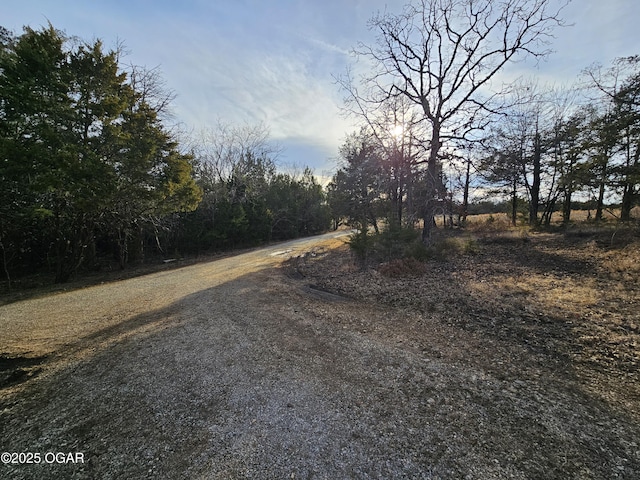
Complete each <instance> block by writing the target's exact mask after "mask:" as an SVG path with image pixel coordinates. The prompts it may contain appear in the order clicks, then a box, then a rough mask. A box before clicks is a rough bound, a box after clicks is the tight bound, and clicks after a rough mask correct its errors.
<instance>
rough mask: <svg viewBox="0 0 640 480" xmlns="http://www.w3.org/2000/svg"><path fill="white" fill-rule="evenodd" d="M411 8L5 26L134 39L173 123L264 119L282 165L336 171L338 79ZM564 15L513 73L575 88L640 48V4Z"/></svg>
mask: <svg viewBox="0 0 640 480" xmlns="http://www.w3.org/2000/svg"><path fill="white" fill-rule="evenodd" d="M552 1H556V0H552ZM557 2H558V4H560V2H561V0H557ZM405 3H406V0H386V1H385V0H262V1H260V0H181V1H174V0H126V1H123V0H111V1H109V0H103V1H88V0H84V1H82V0H56V1H51V0H10V1H9V0H0V25H1V26H3V27H5V28H7V29H9V30H11V31H13V32H14V33H20V32H21V31H22V27H23V26H25V25H28V26H30V27H32V28H39V27H41V26H46V25H47V23H48V22H51V24H52V25H53V26H54V27H55V28H57V29H59V30H63V31H65V32H66V34H67V35H69V36H78V37H80V38H82V39H84V40H88V41H91V40H94V39H101V40H102V41H103V43H104V44H105V45H106V46H107V47H111V48H114V47H115V46H116V45H117V44H118V43H120V42H122V43H124V45H125V46H126V49H127V51H128V52H129V53H128V55H127V57H126V58H125V59H124V61H125V62H126V63H131V64H135V65H140V66H144V67H146V68H158V69H159V71H160V73H161V75H162V78H163V79H164V81H165V83H166V87H167V88H168V89H170V90H172V91H174V92H175V94H176V99H175V100H174V102H173V107H172V113H173V119H174V121H176V122H178V123H180V124H181V125H182V126H183V128H184V129H185V130H188V131H194V132H197V131H200V130H207V129H211V128H213V127H214V126H215V125H216V124H218V123H219V122H223V123H225V124H233V125H257V124H264V125H266V127H267V128H268V129H269V131H270V133H271V138H272V139H273V140H274V141H275V142H277V143H278V144H279V145H280V146H281V147H282V153H281V154H280V158H279V160H280V162H281V163H282V164H284V165H287V164H289V165H291V164H296V165H299V166H301V167H304V166H310V167H311V168H312V169H313V170H314V171H315V173H316V175H317V176H319V177H321V178H323V177H324V178H327V177H329V176H330V175H332V173H333V171H334V170H335V168H336V161H335V159H336V158H337V156H338V148H339V146H340V145H341V144H342V143H343V141H344V138H345V135H346V134H347V133H349V132H351V131H353V130H354V128H355V123H354V120H353V119H349V118H344V116H343V115H341V113H340V106H341V105H342V99H343V93H342V92H341V91H340V90H339V88H338V86H337V85H336V84H335V79H334V77H335V76H336V75H340V74H343V73H344V72H345V71H346V69H347V67H348V66H349V65H352V64H353V62H354V61H355V58H354V57H353V55H352V54H351V53H350V52H351V51H352V49H353V48H354V47H356V46H357V44H358V42H364V43H365V44H373V42H374V38H375V37H374V33H373V32H371V31H370V30H369V29H368V27H367V21H368V20H369V19H370V18H371V17H372V15H374V14H375V13H377V12H379V11H385V10H386V11H389V12H400V11H401V9H402V6H403V5H404V4H405ZM562 16H563V18H564V20H565V22H566V23H567V24H569V25H570V26H567V27H563V28H560V29H557V30H556V31H555V37H556V38H555V39H553V43H552V44H551V48H552V49H553V50H554V53H552V55H551V56H550V57H549V58H548V59H547V60H546V61H545V62H542V63H538V64H533V63H526V62H525V63H518V64H516V65H513V66H510V67H509V69H508V70H507V71H506V72H504V75H505V77H509V78H515V77H516V76H520V75H522V76H534V77H538V78H539V79H540V80H541V81H542V82H543V83H544V82H550V83H567V82H571V81H572V80H575V79H576V78H577V76H578V75H579V74H580V72H581V71H582V70H583V69H584V68H586V67H588V66H589V65H591V64H593V63H594V62H599V63H602V64H604V65H608V64H610V63H611V61H612V60H613V59H614V58H616V57H620V56H628V55H634V54H640V29H639V28H638V23H637V22H638V19H639V18H640V2H638V1H637V0H607V1H603V0H572V1H571V2H570V3H569V5H568V6H567V7H566V8H565V9H564V10H563V14H562Z"/></svg>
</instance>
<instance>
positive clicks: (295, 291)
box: [0, 234, 639, 479]
mask: <svg viewBox="0 0 640 480" xmlns="http://www.w3.org/2000/svg"><path fill="white" fill-rule="evenodd" d="M334 237H335V235H333V234H332V235H327V236H322V237H316V238H314V239H306V240H301V241H294V242H288V243H284V244H280V245H277V246H274V247H270V248H266V249H260V250H255V251H252V252H250V253H245V254H242V255H238V256H234V257H229V258H224V259H221V260H217V261H214V262H209V263H204V264H198V265H194V266H190V267H185V268H180V269H176V270H172V271H166V272H161V273H156V274H151V275H147V276H144V277H139V278H134V279H130V280H125V281H120V282H116V283H111V284H104V285H99V286H94V287H89V288H84V289H81V290H76V291H72V292H66V293H60V294H57V295H52V296H48V297H44V298H38V299H32V300H27V301H22V302H17V303H13V304H8V305H4V306H2V307H0V328H1V329H2V332H3V334H2V340H1V344H0V353H3V354H4V356H5V357H15V356H18V355H19V356H22V357H37V358H38V359H39V360H38V363H37V365H35V367H34V368H36V369H35V370H34V372H36V374H34V376H33V378H31V379H29V380H27V381H24V382H21V383H15V384H12V385H9V386H8V387H6V388H4V389H2V390H0V448H1V449H2V451H4V452H10V453H11V452H26V453H28V452H31V453H32V454H33V456H32V457H31V458H32V459H33V458H36V457H35V454H39V455H40V457H39V458H40V459H41V461H40V463H39V464H23V460H27V457H25V456H22V457H19V456H18V457H17V461H16V463H13V462H9V463H8V464H3V465H0V477H1V478H8V479H67V478H68V479H85V478H86V479H97V478H100V479H122V478H127V479H147V478H159V479H236V478H238V479H239V478H250V479H284V478H290V479H295V478H305V479H342V478H380V479H388V478H418V479H420V478H422V479H440V478H447V479H448V478H468V479H502V478H520V479H524V478H633V477H632V476H629V475H634V474H635V473H637V472H638V470H637V469H638V464H639V461H638V458H639V457H638V455H639V453H638V446H637V443H636V444H635V446H634V443H633V438H635V439H636V441H637V438H638V437H637V434H638V432H639V428H638V424H637V422H636V421H635V420H634V419H632V418H631V419H630V418H628V417H625V416H624V415H623V414H621V413H614V414H610V413H609V412H608V411H607V412H605V413H603V411H604V410H603V409H604V408H605V407H604V406H603V405H597V404H594V403H589V404H588V405H587V404H584V405H583V403H584V402H582V400H581V398H582V397H581V395H582V394H581V393H580V392H576V391H572V390H571V389H565V388H564V387H563V386H561V385H560V383H559V382H555V383H554V380H553V379H551V380H550V381H548V382H546V383H545V385H546V387H545V388H546V390H544V391H543V390H540V384H539V383H538V381H537V380H536V379H534V378H525V379H522V380H517V381H514V379H513V378H507V377H504V376H500V375H497V374H495V372H493V371H489V370H488V369H485V368H483V367H482V364H481V363H478V362H469V361H468V360H466V359H465V358H466V354H465V353H464V352H463V353H460V352H461V349H460V348H457V349H450V348H449V347H448V346H450V345H451V344H452V343H456V344H458V345H464V346H465V349H468V351H469V354H470V355H472V356H478V355H485V356H487V358H491V356H492V355H495V351H493V349H494V345H491V344H487V343H484V344H480V343H479V341H478V338H475V337H473V335H472V334H470V333H466V332H464V331H460V330H453V329H451V328H449V327H447V326H446V325H442V324H439V323H438V322H436V321H434V320H433V318H432V317H431V316H429V315H419V314H417V313H415V312H408V311H403V310H401V309H391V308H385V307H383V306H379V305H378V306H376V305H373V304H367V303H366V302H362V301H355V300H350V299H348V298H344V297H340V296H338V295H333V294H330V293H327V292H324V291H322V290H317V289H315V288H313V287H312V286H310V285H309V284H308V283H307V282H305V281H302V280H300V279H299V278H296V276H295V271H294V272H291V269H290V268H289V269H285V268H279V265H280V264H281V262H282V261H283V260H284V259H286V258H291V257H294V256H296V255H300V254H302V253H304V252H309V251H313V252H315V253H316V254H319V255H322V252H323V251H324V249H326V248H329V247H330V246H335V245H336V244H338V243H339V242H338V241H336V240H335V238H334ZM418 327H419V328H421V329H422V330H420V331H421V332H425V331H426V332H428V337H425V335H424V333H422V334H421V337H420V341H421V342H427V340H428V342H427V343H428V344H429V345H430V347H429V348H428V349H427V348H426V347H418V346H417V345H418V344H417V343H416V341H415V335H413V334H412V332H415V331H417V330H415V329H417V328H418ZM449 351H451V352H454V353H452V354H449V353H448V352H449ZM480 352H482V353H480ZM37 369H40V370H39V371H38V370H37ZM549 384H551V385H552V386H551V387H549ZM576 405H583V406H580V407H579V408H576ZM507 417H508V418H509V419H512V418H516V419H517V420H518V423H517V425H518V426H517V427H515V426H514V424H512V423H510V421H505V420H504V419H505V418H507ZM563 418H574V419H577V420H576V421H575V422H573V423H572V424H571V425H570V428H569V429H566V428H565V427H563V425H562V419H563ZM594 418H595V419H597V420H599V419H602V418H604V419H606V424H604V423H603V424H602V425H601V426H598V427H594V428H596V430H593V429H591V430H589V431H588V434H587V435H585V434H582V433H581V432H580V431H579V426H580V425H581V424H584V423H585V422H590V421H591V420H590V419H594ZM574 428H577V429H578V430H574ZM594 432H595V433H594ZM591 435H602V437H601V438H600V439H599V440H598V441H604V442H613V443H615V445H614V447H615V448H609V447H607V448H608V450H607V453H606V454H598V455H595V456H593V455H594V454H595V453H597V452H598V448H599V444H598V443H594V444H591V443H590V442H591V441H592V440H593V438H591ZM539 439H547V440H543V441H542V442H539ZM547 441H548V443H547V444H545V442H547ZM585 445H587V446H586V447H585ZM583 447H584V448H583ZM531 452H534V453H536V454H549V455H560V456H564V462H565V466H562V465H560V464H559V465H558V467H557V468H558V469H557V470H549V468H548V467H546V466H542V467H541V466H540V465H539V464H537V463H536V462H538V459H537V458H536V456H535V455H531ZM52 453H53V454H55V453H63V454H65V455H64V456H60V457H55V456H52V455H51V454H52ZM69 453H72V456H69V455H68V454H69ZM78 454H80V456H79V457H78ZM603 455H604V456H603ZM554 458H555V457H554ZM603 458H604V460H602V459H603ZM3 459H4V457H3ZM42 460H47V461H42ZM54 460H55V461H54ZM58 460H60V461H58ZM79 460H81V461H79ZM531 472H534V473H535V472H538V473H540V476H537V475H532V474H531ZM634 472H635V473H634Z"/></svg>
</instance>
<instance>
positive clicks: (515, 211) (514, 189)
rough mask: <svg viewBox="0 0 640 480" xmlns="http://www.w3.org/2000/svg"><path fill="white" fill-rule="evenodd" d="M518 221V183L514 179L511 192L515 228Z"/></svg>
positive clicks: (512, 218) (512, 221)
mask: <svg viewBox="0 0 640 480" xmlns="http://www.w3.org/2000/svg"><path fill="white" fill-rule="evenodd" d="M517 221H518V182H517V180H516V178H515V177H514V178H513V186H512V190H511V224H512V225H513V226H514V227H515V225H516V223H517Z"/></svg>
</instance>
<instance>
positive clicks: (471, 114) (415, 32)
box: [340, 0, 566, 243]
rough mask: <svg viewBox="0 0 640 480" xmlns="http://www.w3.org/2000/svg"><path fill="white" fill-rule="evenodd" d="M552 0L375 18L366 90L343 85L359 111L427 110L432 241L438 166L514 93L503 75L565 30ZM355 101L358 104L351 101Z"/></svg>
mask: <svg viewBox="0 0 640 480" xmlns="http://www.w3.org/2000/svg"><path fill="white" fill-rule="evenodd" d="M553 3H556V4H557V2H553V1H552V0H420V1H415V2H412V3H410V4H409V5H407V6H406V7H405V8H404V10H403V12H402V13H400V14H391V13H386V12H385V13H382V14H378V15H376V16H375V17H373V18H372V19H371V21H370V28H371V29H372V30H374V31H376V32H377V34H378V35H377V39H376V42H375V44H374V45H372V46H369V45H364V44H362V45H360V46H359V47H358V48H357V51H356V54H357V55H358V57H360V58H362V59H364V60H366V61H369V62H370V63H371V64H372V70H371V72H369V73H368V74H364V75H363V76H362V78H360V79H359V80H360V85H356V84H355V82H353V80H354V79H353V76H352V75H347V76H345V77H343V78H341V79H340V83H341V84H342V86H343V87H345V89H346V90H347V92H348V96H349V98H348V106H347V108H351V109H352V110H353V111H355V112H358V111H365V110H367V109H375V108H377V106H379V105H381V104H383V103H384V102H386V101H388V99H389V98H393V97H404V98H406V99H408V100H409V101H410V102H411V103H412V104H413V105H414V106H415V107H417V108H418V109H419V111H420V112H421V115H422V116H423V120H424V122H425V123H426V124H427V126H428V128H429V130H430V134H429V135H430V138H428V142H427V145H426V148H427V149H428V161H427V177H428V178H429V179H430V180H429V181H428V182H427V184H426V190H427V191H426V192H425V193H426V195H425V199H426V200H425V205H424V209H423V220H424V230H423V240H424V241H425V243H428V242H429V241H430V238H431V229H432V225H433V222H432V215H433V208H434V206H435V204H434V201H435V198H436V192H437V190H438V184H437V182H438V179H437V163H438V161H439V157H440V152H441V149H442V148H443V145H444V144H448V143H450V142H452V141H456V140H463V139H467V138H469V137H470V136H471V135H472V134H473V132H474V131H477V129H479V128H482V127H483V122H485V121H486V118H487V117H486V114H487V113H492V112H496V111H498V110H499V109H500V105H499V100H500V99H501V98H502V94H503V93H505V91H506V90H507V89H508V87H507V86H505V85H502V84H501V85H496V83H498V82H496V74H497V73H498V72H499V71H500V70H501V69H502V68H503V67H504V66H505V65H506V64H507V63H508V62H510V61H513V60H519V59H523V58H525V57H535V58H542V57H545V56H546V55H547V54H548V53H549V52H550V50H549V49H548V44H549V40H550V38H551V37H552V31H553V28H554V27H556V26H558V25H562V21H561V19H560V17H559V15H560V11H561V10H562V8H563V7H564V6H565V5H566V3H565V4H563V5H561V6H560V7H558V8H553V6H552V4H553ZM349 102H350V103H349Z"/></svg>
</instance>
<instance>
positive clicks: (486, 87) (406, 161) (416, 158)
mask: <svg viewBox="0 0 640 480" xmlns="http://www.w3.org/2000/svg"><path fill="white" fill-rule="evenodd" d="M554 5H556V6H555V7H554ZM562 10H563V6H562V5H559V7H558V3H557V2H555V3H554V2H551V1H549V0H535V1H524V0H505V1H502V2H495V1H492V0H474V1H471V0H422V1H413V2H410V3H409V4H407V5H406V6H405V7H404V9H403V10H402V11H401V12H400V13H392V12H385V13H383V14H378V15H376V16H374V17H373V18H372V19H371V20H370V24H369V25H370V28H371V30H372V31H373V32H374V33H376V35H377V36H376V40H375V42H374V43H372V44H361V45H359V46H358V47H357V48H356V51H355V53H356V55H357V56H358V59H359V62H358V64H356V66H355V70H353V69H352V70H349V71H348V72H347V73H346V74H345V75H342V76H339V77H337V81H338V83H339V85H340V86H341V87H342V90H343V92H344V93H345V111H346V113H347V114H349V115H351V116H354V117H356V118H359V119H360V120H361V124H362V128H361V129H360V130H359V131H357V132H355V133H354V134H352V135H351V136H350V137H348V138H347V140H346V141H345V143H344V145H343V147H342V149H341V151H340V158H341V160H342V164H341V167H340V169H339V170H338V172H337V173H336V174H335V176H334V177H333V179H332V182H331V183H330V185H329V187H328V192H327V193H328V199H329V203H330V205H331V207H332V212H333V215H334V216H336V217H342V218H345V219H347V221H348V222H349V223H350V224H352V225H354V226H356V227H358V228H359V229H360V234H359V235H360V238H359V240H358V241H359V242H360V243H363V242H364V243H366V236H367V235H368V232H370V231H373V232H375V233H378V232H379V231H380V226H379V223H380V222H382V223H383V224H384V225H385V228H386V229H387V230H389V231H395V232H399V231H401V230H402V229H409V230H414V229H415V227H416V226H419V225H421V226H422V235H421V237H422V242H423V244H424V245H426V246H428V245H429V244H430V243H431V241H432V240H431V235H432V232H433V229H434V225H435V223H434V217H435V216H436V215H440V214H443V215H446V216H447V217H448V218H449V219H451V220H450V223H453V217H454V216H455V217H459V218H460V219H461V220H464V218H465V217H466V215H467V214H468V212H469V204H470V198H471V196H472V195H471V191H472V190H475V191H476V192H478V191H482V192H484V193H483V194H482V195H480V197H482V198H485V199H492V200H493V201H494V202H495V203H497V202H501V201H505V200H507V201H508V203H509V210H510V216H511V218H512V221H513V222H514V223H515V222H516V220H517V218H518V212H519V209H520V206H521V205H523V204H524V205H526V206H527V207H528V212H527V215H526V220H527V221H528V222H529V224H531V225H540V224H549V223H550V221H551V215H552V213H553V212H554V211H556V210H558V209H559V210H561V211H562V216H563V220H564V222H566V223H568V222H569V221H570V220H571V210H572V206H575V205H576V202H579V203H580V205H593V207H594V220H596V221H597V220H602V218H603V210H604V209H605V207H606V205H607V204H611V203H618V204H619V205H620V211H621V213H620V219H621V220H622V221H629V220H630V219H631V212H632V209H633V207H634V206H635V205H637V204H638V199H639V197H640V188H639V186H640V163H639V160H640V129H639V127H640V108H639V103H638V102H639V100H638V99H639V98H640V97H639V95H640V68H639V67H640V57H637V56H633V57H626V58H620V59H616V60H615V61H614V62H613V64H612V66H611V67H610V68H605V67H602V66H599V65H592V66H591V67H588V68H586V69H585V71H584V72H583V74H582V75H581V76H580V78H579V79H577V80H576V83H575V85H573V86H571V87H562V88H560V87H556V86H552V87H541V86H539V85H537V82H535V81H534V80H523V79H518V80H517V81H514V82H510V83H507V82H504V81H501V80H500V79H499V77H498V75H499V73H500V72H501V71H502V70H503V69H504V68H505V66H506V65H507V64H508V63H510V62H512V61H515V60H520V61H521V60H525V59H527V58H529V59H530V58H534V59H543V58H545V57H546V56H547V55H549V54H550V50H549V45H548V43H547V41H548V39H549V38H551V36H552V33H553V30H554V29H555V28H562V27H563V26H564V21H563V20H562V18H561V13H562ZM363 64H364V65H365V67H363V66H362V65H363ZM477 196H479V195H478V194H476V197H477ZM383 233H384V232H383ZM383 237H384V235H383ZM356 244H358V242H356Z"/></svg>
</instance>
